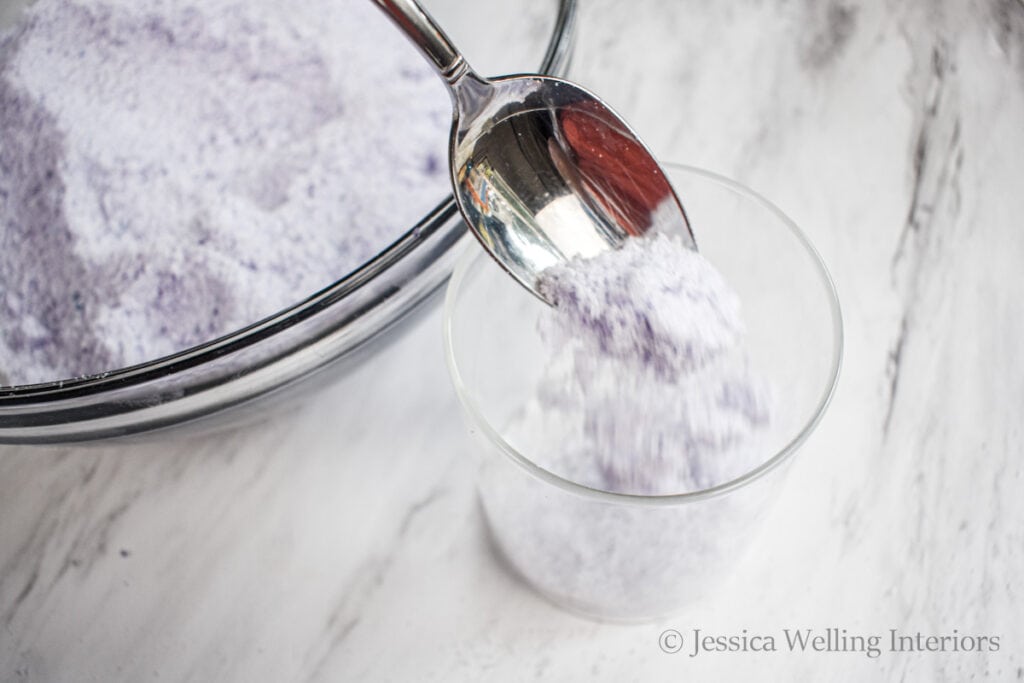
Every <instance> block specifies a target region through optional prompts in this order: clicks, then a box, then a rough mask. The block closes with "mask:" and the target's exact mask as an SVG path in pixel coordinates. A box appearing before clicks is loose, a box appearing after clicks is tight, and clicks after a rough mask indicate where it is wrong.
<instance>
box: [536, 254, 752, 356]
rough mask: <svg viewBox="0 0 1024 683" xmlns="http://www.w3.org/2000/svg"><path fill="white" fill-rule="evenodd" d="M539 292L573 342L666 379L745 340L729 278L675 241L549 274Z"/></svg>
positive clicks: (605, 256) (578, 261)
mask: <svg viewBox="0 0 1024 683" xmlns="http://www.w3.org/2000/svg"><path fill="white" fill-rule="evenodd" d="M539 289H540V291H541V293H542V294H543V295H544V296H545V297H546V298H547V299H548V300H549V301H551V302H552V303H553V304H554V305H555V306H556V308H557V309H558V311H559V315H558V316H557V317H556V318H554V321H555V327H556V329H557V330H559V331H560V332H561V333H562V334H563V335H564V336H565V337H572V338H576V339H579V340H580V341H582V342H583V343H585V344H586V345H588V346H589V347H591V348H592V350H593V351H594V352H595V353H598V354H600V355H601V356H605V357H612V358H617V359H619V360H621V361H623V362H627V363H635V364H638V365H639V366H641V367H643V368H645V369H648V370H651V371H653V372H657V373H658V374H661V375H665V376H674V375H678V374H679V373H681V372H685V371H686V370H691V369H696V368H699V367H701V366H703V365H704V364H706V363H707V362H708V361H709V360H711V359H712V358H714V357H715V356H717V355H718V354H720V353H721V352H722V351H723V350H725V349H728V348H731V347H733V346H735V345H736V343H737V341H738V340H739V338H740V336H741V335H742V333H743V324H742V322H741V320H740V305H739V298H738V297H737V296H736V294H735V293H734V292H733V291H732V290H731V289H729V287H728V286H727V285H726V283H725V280H724V279H723V278H722V275H721V274H720V273H719V272H718V271H717V270H715V268H714V267H713V266H712V265H711V264H710V263H708V261H707V260H706V259H704V258H703V257H702V256H701V255H700V254H698V253H697V252H696V251H693V250H691V249H688V248H687V247H686V246H685V244H684V243H683V242H682V241H680V240H678V239H675V238H672V237H669V236H667V235H656V236H654V237H651V238H649V239H629V240H627V241H626V243H625V244H624V245H623V246H622V247H621V248H620V249H617V250H611V251H606V252H603V253H601V254H599V255H598V256H596V257H594V258H591V259H587V260H582V259H576V260H574V261H571V262H569V263H566V264H564V265H559V266H555V267H553V268H549V269H547V270H546V271H544V273H543V274H542V275H541V277H540V279H539Z"/></svg>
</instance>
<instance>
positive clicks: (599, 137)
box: [374, 0, 696, 299]
mask: <svg viewBox="0 0 1024 683" xmlns="http://www.w3.org/2000/svg"><path fill="white" fill-rule="evenodd" d="M374 2H376V3H377V5H378V6H380V8H381V9H382V10H384V12H385V14H387V15H388V16H389V17H390V18H391V19H392V20H393V21H394V22H395V24H397V25H398V27H399V28H400V29H401V30H402V31H403V32H404V33H405V34H406V35H407V36H408V37H409V38H410V39H411V40H412V41H413V42H414V43H415V44H416V46H417V47H418V48H419V49H420V50H421V51H422V52H423V54H424V55H425V56H426V57H427V59H428V60H429V61H430V63H431V64H433V65H434V67H435V68H436V69H437V72H438V73H439V74H440V75H441V77H442V78H443V79H444V81H445V83H447V84H448V89H449V91H450V92H451V95H452V101H453V109H454V116H453V120H452V130H451V138H450V141H449V148H448V154H449V165H450V167H451V178H452V186H453V188H454V191H455V200H456V203H457V204H458V206H459V211H461V213H462V215H463V217H464V218H465V220H466V223H467V224H468V225H469V227H470V229H471V230H472V231H473V233H474V234H475V235H476V237H477V239H479V241H480V243H481V244H482V245H483V246H484V248H485V249H486V250H487V251H488V252H490V254H491V256H493V257H494V258H495V259H496V260H497V261H498V263H499V264H500V265H501V266H502V268H504V269H505V270H506V271H507V272H508V273H509V274H510V275H511V276H512V277H514V278H515V279H516V280H518V281H519V282H520V283H521V284H522V285H523V286H524V287H526V288H527V289H528V290H530V291H531V292H533V293H534V294H536V295H537V296H538V297H540V298H542V299H543V297H542V296H541V294H540V293H539V292H538V291H537V277H538V275H539V274H540V273H541V271H543V270H544V269H545V268H548V267H550V266H553V265H556V264H558V263H561V262H564V261H567V260H569V259H571V258H573V257H576V256H580V257H591V256H596V255H597V254H599V253H601V252H603V251H606V250H609V249H615V248H617V247H618V246H620V245H621V244H622V241H623V240H625V239H626V237H627V236H630V235H634V236H639V235H642V234H644V233H646V232H647V231H648V230H650V229H652V227H654V226H657V229H658V230H659V231H664V232H669V233H674V234H677V235H681V236H683V237H684V238H685V239H686V240H687V241H688V242H689V244H690V246H691V247H692V248H694V249H696V243H695V241H694V239H693V233H692V232H691V230H690V226H689V222H688V221H687V219H686V214H685V212H684V211H683V207H682V204H681V203H680V202H679V198H678V197H676V194H675V192H674V191H673V189H672V185H671V184H670V183H669V181H668V179H667V178H666V177H665V174H664V172H663V171H662V170H661V167H660V166H659V165H658V162H657V161H656V160H655V159H654V157H653V156H652V155H651V153H650V151H649V150H648V149H647V147H646V146H645V145H644V144H643V142H641V141H640V138H639V137H637V135H636V134H635V133H634V132H633V131H632V130H631V129H630V127H629V126H628V125H627V124H626V122H625V121H623V120H622V118H621V117H620V116H618V115H617V114H616V113H615V112H614V111H612V110H611V108H610V107H608V106H607V105H606V104H605V103H604V102H602V101H601V100H600V99H598V98H597V97H596V96H595V95H593V94H592V93H590V92H588V91H586V90H584V89H583V88H581V87H580V86H578V85H575V84H573V83H570V82H568V81H565V80H562V79H559V78H552V77H547V76H535V75H521V76H504V77H502V78H495V79H486V78H483V77H481V76H478V75H477V74H476V73H474V71H473V70H472V69H471V68H470V67H469V65H468V64H467V63H466V60H465V59H464V58H463V57H462V55H461V54H460V53H459V52H458V50H456V49H455V47H454V46H453V45H452V44H451V41H449V40H448V37H447V36H445V34H444V32H443V31H441V29H440V28H439V27H438V26H437V24H436V23H435V22H434V20H433V19H432V18H431V17H430V15H428V14H427V13H426V11H424V10H423V8H422V7H420V6H419V4H417V3H416V2H415V0H374Z"/></svg>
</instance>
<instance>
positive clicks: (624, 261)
mask: <svg viewBox="0 0 1024 683" xmlns="http://www.w3.org/2000/svg"><path fill="white" fill-rule="evenodd" d="M539 284H540V288H541V291H542V292H543V293H544V294H545V295H546V296H547V297H548V298H549V299H550V300H551V301H552V302H553V303H554V307H553V309H552V310H551V311H550V312H549V313H548V314H547V316H546V317H545V318H543V319H542V321H541V332H542V337H543V339H544V341H545V343H546V346H547V347H548V350H549V352H550V358H549V360H548V362H547V366H546V368H545V372H544V374H543V378H542V380H541V384H540V387H539V389H538V391H537V396H536V399H535V401H533V402H532V403H531V405H530V406H529V407H528V408H527V409H526V412H525V414H524V417H523V421H522V425H521V426H520V428H518V429H516V430H515V431H516V432H517V433H518V434H520V435H521V437H522V438H525V439H527V440H528V441H529V444H530V445H529V446H528V447H526V448H525V452H528V453H531V454H532V455H534V456H536V457H537V458H538V459H537V463H538V464H539V465H541V466H542V467H545V468H546V469H548V470H550V471H552V472H554V473H555V474H558V475H560V476H563V477H565V478H567V479H570V480H572V481H575V482H577V483H580V484H583V485H586V486H589V487H592V488H597V489H601V490H605V491H613V492H618V493H634V494H645V495H664V494H675V493H685V492H689V491H695V490H701V489H706V488H709V487H712V486H716V485H718V484H722V483H725V482H727V481H729V480H731V479H734V478H736V477H738V476H740V475H742V474H744V473H745V472H747V471H749V470H751V469H753V468H754V467H756V466H757V465H759V464H760V463H761V461H763V459H764V457H765V452H764V450H763V449H762V448H761V447H760V446H761V442H762V440H763V437H764V436H765V435H766V432H767V429H768V426H769V424H770V421H771V417H772V400H771V390H770V387H769V386H768V385H767V383H766V382H764V381H763V380H761V379H760V378H759V377H758V376H757V374H756V373H755V372H754V371H753V370H752V368H751V367H750V363H749V361H748V358H747V352H746V350H745V348H744V345H743V336H744V328H743V324H742V319H741V315H740V304H739V297H738V296H737V295H736V293H735V292H733V291H732V290H731V289H730V288H729V286H728V284H727V283H726V281H725V279H724V278H723V277H722V275H721V274H720V273H719V272H718V271H717V270H716V269H715V268H714V267H713V266H712V265H711V264H710V263H709V262H708V261H707V260H706V259H705V258H704V257H703V256H701V255H700V254H699V253H698V252H695V251H693V250H691V249H689V248H688V247H687V246H686V244H685V243H684V242H683V241H682V240H680V239H678V238H676V237H671V236H667V235H655V236H653V237H649V238H642V239H629V240H627V242H626V244H625V245H624V246H623V247H622V248H620V249H618V250H614V251H609V252H605V253H603V254H601V255H599V256H597V257H594V258H591V259H575V260H573V261H570V262H568V263H566V264H563V265H559V266H557V267H554V268H551V269H548V270H546V271H545V272H544V273H542V275H541V278H540V280H539Z"/></svg>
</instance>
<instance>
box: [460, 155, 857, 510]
mask: <svg viewBox="0 0 1024 683" xmlns="http://www.w3.org/2000/svg"><path fill="white" fill-rule="evenodd" d="M663 166H664V167H665V168H666V169H668V170H669V171H676V172H683V173H688V174H691V175H695V176H699V177H702V178H703V179H705V180H709V181H711V182H713V183H716V184H718V185H722V186H724V187H725V188H727V189H729V190H731V191H733V192H736V193H737V194H739V195H741V196H744V197H745V198H747V199H748V200H751V201H752V202H754V203H755V204H758V205H760V206H761V207H762V208H763V209H765V210H767V211H768V212H769V213H771V214H773V215H774V216H775V217H776V218H778V219H779V220H780V221H781V222H782V224H783V225H785V226H786V228H788V229H789V231H790V232H791V233H792V234H793V236H794V237H795V238H796V240H797V241H798V242H799V243H800V245H801V246H802V247H803V248H804V249H805V250H806V251H807V252H808V254H809V255H810V256H811V259H812V261H813V263H814V267H815V268H816V270H817V272H818V275H819V276H820V277H821V281H822V284H823V285H824V286H825V290H826V293H827V296H828V303H829V311H830V313H831V315H832V341H833V344H832V362H831V366H830V367H829V371H828V380H827V383H826V386H825V388H824V390H823V391H822V392H821V394H820V396H819V398H818V400H817V403H816V405H815V407H814V410H813V412H812V414H811V416H810V418H809V419H808V420H807V421H806V422H805V423H804V425H803V426H802V427H801V428H800V430H799V431H798V432H797V433H796V435H794V436H793V438H791V439H790V440H789V441H788V442H787V443H786V444H785V445H784V446H783V447H782V448H781V449H779V450H778V451H777V452H776V453H774V454H773V455H772V456H771V457H770V458H767V459H766V460H765V461H764V462H762V463H761V464H760V465H758V466H757V467H755V468H753V469H751V470H748V471H746V472H744V473H743V474H741V475H740V476H738V477H735V478H733V479H731V480H729V481H726V482H723V483H721V484H717V485H715V486H712V487H708V488H704V489H698V490H696V491H687V492H685V493H673V494H666V495H643V494H634V493H616V492H613V491H606V490H603V489H597V488H592V487H589V486H585V485H583V484H579V483H577V482H574V481H572V480H571V479H566V478H564V477H561V476H559V475H557V474H555V473H554V472H551V471H549V470H547V469H545V468H543V467H541V466H540V465H538V464H536V463H535V462H533V460H531V459H530V458H528V457H527V456H525V455H523V454H522V453H520V452H519V451H518V450H517V449H516V448H515V447H513V446H512V444H510V443H509V442H508V441H507V440H506V439H505V437H503V436H502V435H501V433H500V432H499V431H498V430H497V429H496V428H495V427H494V426H493V425H492V424H491V423H490V422H488V420H487V419H486V418H485V417H484V416H483V413H482V412H481V411H480V409H479V408H478V406H477V404H476V401H475V400H474V397H473V396H472V395H471V393H470V391H469V388H468V387H467V386H466V383H465V382H464V381H463V379H462V375H461V373H460V371H459V366H458V362H457V360H456V358H455V346H454V343H453V333H452V320H453V318H454V315H455V309H456V307H457V305H458V298H459V292H460V291H461V290H462V284H463V282H464V280H465V279H466V277H467V276H468V275H469V271H470V269H471V268H472V267H473V266H474V265H476V264H478V263H480V262H482V260H483V259H486V258H489V257H488V256H487V255H486V252H484V251H483V250H482V249H480V248H479V245H477V244H475V243H473V244H471V245H469V246H468V247H467V248H466V249H465V251H464V252H463V254H462V255H461V256H460V257H459V259H458V262H457V265H456V266H455V270H454V272H453V274H452V277H451V280H450V281H449V283H448V289H447V291H446V293H445V301H444V313H443V315H444V325H443V332H444V355H445V362H446V363H447V365H448V372H449V375H450V376H451V380H452V385H453V386H454V387H455V393H456V394H457V396H458V398H459V403H460V404H461V405H462V408H463V410H464V411H465V412H466V414H467V415H468V416H469V418H470V419H471V420H472V422H473V424H474V425H476V426H477V427H478V428H479V429H480V430H481V431H482V433H483V434H484V435H485V436H486V437H487V439H488V440H489V441H490V442H491V443H493V444H494V445H496V446H497V447H498V448H499V449H500V450H501V452H502V453H504V454H505V456H507V457H508V458H509V459H510V460H511V461H512V462H513V463H515V464H516V465H518V466H519V467H521V468H522V469H524V470H525V471H526V472H527V473H528V474H530V475H533V476H534V477H536V478H538V479H540V480H542V481H544V482H546V483H548V484H551V485H553V486H555V487H557V488H559V489H562V490H564V491H566V492H568V493H571V494H575V495H578V496H582V497H585V498H591V499H595V500H598V501H602V502H606V503H608V502H613V503H618V504H632V505H641V506H673V505H679V504H683V503H691V502H697V501H700V500H705V499H708V498H713V497H716V496H721V495H723V494H726V493H729V492H730V491H733V490H736V489H739V488H743V487H745V486H747V485H749V484H751V483H753V482H754V481H756V480H758V479H760V478H762V477H763V476H765V475H766V474H768V473H769V472H771V471H772V470H774V469H776V468H777V467H779V466H780V465H781V464H782V463H783V462H786V461H787V460H789V459H790V457H792V455H793V454H794V453H795V452H796V451H797V449H798V448H799V447H800V446H801V445H802V444H803V443H804V441H806V440H807V438H808V437H809V436H810V435H811V433H812V432H813V431H814V429H815V428H816V427H817V425H818V423H819V422H821V419H822V418H823V417H824V415H825V411H826V409H827V408H828V406H829V404H830V403H831V401H832V397H833V396H834V395H835V391H836V386H837V384H838V381H839V372H840V368H841V367H842V359H843V318H842V311H841V309H840V305H839V296H838V294H837V292H836V287H835V283H834V282H833V280H832V276H831V275H830V274H829V272H828V268H827V267H826V266H825V262H824V261H823V260H822V258H821V254H819V253H818V250H817V249H815V248H814V245H813V244H811V242H810V240H809V239H808V238H807V236H806V235H805V234H804V233H803V231H802V230H801V229H800V228H799V227H798V226H797V224H796V223H795V222H794V221H793V219H791V218H790V217H789V216H788V215H786V214H785V213H784V212H783V211H782V210H781V209H779V208H778V207H777V206H775V204H773V203H772V202H770V201H769V200H767V199H765V198H764V197H763V196H761V195H760V194H758V193H757V192H755V191H754V190H752V189H750V188H748V187H746V186H745V185H741V184H740V183H738V182H736V181H734V180H731V179H729V178H727V177H725V176H723V175H720V174H718V173H715V172H713V171H708V170H705V169H701V168H697V167H695V166H689V165H686V164H679V163H671V162H667V163H664V164H663Z"/></svg>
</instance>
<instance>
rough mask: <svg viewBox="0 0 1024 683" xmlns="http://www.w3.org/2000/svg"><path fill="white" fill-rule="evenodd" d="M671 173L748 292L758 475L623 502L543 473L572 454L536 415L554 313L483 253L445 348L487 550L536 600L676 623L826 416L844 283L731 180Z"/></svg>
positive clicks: (459, 288) (453, 315)
mask: <svg viewBox="0 0 1024 683" xmlns="http://www.w3.org/2000/svg"><path fill="white" fill-rule="evenodd" d="M665 168H666V170H667V171H668V176H669V178H670V180H671V181H672V185H673V186H674V188H675V190H676V192H677V193H678V195H679V197H680V198H681V199H682V201H683V204H684V206H685V207H686V213H687V216H688V217H689V219H690V223H691V225H692V226H693V232H694V236H695V237H696V239H697V244H698V246H699V247H700V250H701V253H702V254H703V255H704V256H705V257H706V258H707V259H708V260H709V261H710V262H711V263H712V264H714V265H715V267H716V268H717V269H718V270H719V271H720V272H721V273H722V275H723V276H724V277H725V280H726V282H728V283H729V285H730V287H731V288H732V289H734V290H735V291H736V292H737V294H738V295H739V298H740V301H741V303H742V307H743V318H744V323H745V326H746V349H747V351H748V352H749V354H750V363H751V368H752V370H753V371H754V372H755V373H756V375H757V376H759V377H762V378H763V379H765V380H767V381H768V382H769V383H770V385H771V386H772V387H773V393H774V394H775V396H776V401H775V403H776V410H775V413H776V415H775V417H774V418H773V424H772V426H771V428H770V429H769V430H768V434H766V435H765V437H764V438H762V439H760V440H758V441H755V442H752V443H753V444H754V445H752V446H751V447H752V448H755V449H756V450H755V451H754V452H752V453H751V456H753V457H752V458H751V462H752V463H754V465H753V466H752V467H751V468H750V469H748V470H747V471H745V472H742V473H741V474H739V475H738V476H736V477H735V478H734V479H732V480H730V481H722V482H719V483H717V484H715V485H714V486H711V487H710V488H705V489H702V490H692V491H687V492H681V493H679V494H678V495H658V496H655V495H629V494H622V493H614V492H608V491H602V490H597V489H594V488H588V487H587V486H584V485H581V484H578V483H576V482H573V481H570V480H569V479H566V478H563V477H562V476H559V475H558V474H555V473H553V472H551V471H549V470H547V469H544V468H543V467H541V466H540V465H538V464H537V462H538V461H542V462H543V461H547V462H558V461H559V460H563V459H564V457H561V456H559V457H554V458H552V455H553V454H552V452H551V449H557V448H560V447H569V448H571V442H572V439H570V440H569V441H570V445H569V446H566V445H565V444H563V443H561V442H559V441H558V440H557V439H552V441H554V442H553V443H548V442H546V441H543V440H542V438H540V436H539V435H543V434H546V433H548V432H547V431H545V429H544V427H543V426H542V425H540V424H539V422H538V419H537V418H538V417H539V416H538V415H537V414H536V413H530V411H529V406H530V405H531V402H532V399H533V397H535V396H537V394H538V391H543V387H544V381H545V379H544V375H543V372H544V362H543V360H542V359H544V358H546V357H548V355H549V354H547V353H546V351H545V345H544V343H543V341H542V339H541V337H540V333H539V331H538V327H537V321H538V318H539V312H540V310H541V309H544V307H545V304H543V303H542V302H540V300H539V299H537V298H536V297H534V296H533V295H532V294H530V293H529V292H528V291H527V290H526V289H525V288H523V287H521V286H520V285H519V284H518V283H516V282H515V281H513V280H512V278H510V277H508V275H506V274H505V273H504V272H503V271H502V270H501V269H500V268H499V267H498V266H497V265H496V264H495V263H494V262H493V261H492V259H490V258H488V257H487V256H485V255H483V252H482V251H481V250H479V249H476V250H470V251H468V252H467V253H466V254H465V256H464V258H463V259H462V260H461V261H460V262H459V265H458V266H457V267H456V270H455V274H454V275H453V277H452V279H451V283H450V284H449V286H448V295H447V299H446V302H445V313H444V333H445V352H446V357H447V361H448V366H449V370H450V371H451V376H452V381H453V383H454V385H455V389H456V393H457V394H458V396H459V400H460V402H461V403H462V406H463V408H464V413H465V417H466V422H467V425H468V429H469V432H470V434H471V435H472V437H473V438H472V439H471V440H470V449H471V450H472V453H473V454H474V456H475V457H476V460H477V462H478V465H479V474H478V487H479V491H480V500H481V503H482V505H483V509H484V512H485V513H486V518H487V521H488V524H489V527H490V530H491V535H492V538H493V539H494V541H495V543H496V545H497V546H498V548H499V549H500V550H501V552H502V554H503V555H504V556H505V557H506V559H507V560H508V562H509V564H510V565H511V566H512V567H513V568H514V569H515V571H516V572H517V573H519V574H520V575H521V576H522V577H524V578H525V580H526V582H527V583H528V584H529V585H531V586H533V587H534V588H535V589H537V590H538V591H539V592H540V593H541V594H543V595H544V596H546V597H548V598H549V599H551V600H552V601H553V602H555V603H556V604H558V605H561V606H564V607H567V608H569V609H571V610H574V611H577V612H581V613H584V614H586V615H590V616H596V617H598V618H602V619H611V620H626V621H634V620H646V619H651V618H657V617H661V616H667V615H670V614H673V613H676V612H678V611H679V609H680V607H681V606H682V605H685V604H687V603H688V602H690V601H692V600H694V599H696V598H700V597H702V596H704V595H706V594H707V593H708V592H709V591H711V590H713V589H714V587H715V585H716V584H717V583H718V582H719V581H721V580H722V579H723V578H724V577H727V576H728V575H729V573H730V570H731V569H732V568H733V567H735V566H736V565H737V563H738V562H739V561H740V560H741V559H742V557H743V555H744V552H745V550H746V549H747V548H748V547H749V544H750V541H751V540H752V538H753V536H754V534H756V533H758V530H759V528H760V526H761V523H762V522H763V521H764V518H765V516H766V514H765V513H766V512H767V510H768V508H769V506H770V505H771V503H772V501H773V499H775V498H776V497H777V495H778V494H779V492H780V490H781V489H782V486H781V484H782V482H783V479H784V474H785V470H786V469H787V467H786V465H787V464H788V463H789V462H790V461H791V460H792V457H793V455H794V454H795V453H796V452H797V450H799V449H800V447H801V445H802V444H803V443H804V441H805V440H806V439H807V437H808V436H809V435H810V434H811V432H812V431H813V430H814V428H815V426H816V425H817V424H818V422H819V421H820V420H821V418H822V416H823V415H824V413H825V410H826V408H827V407H828V404H829V401H830V400H831V397H832V394H833V391H834V390H835V386H836V381H837V379H838V376H839V367H840V361H841V358H842V348H843V336H842V318H841V315H840V310H839V301H838V299H837V296H836V291H835V287H834V286H833V284H832V280H831V278H830V277H829V274H828V271H827V270H826V268H825V265H824V263H822V261H821V258H820V256H819V255H818V253H817V252H816V251H815V250H814V248H813V247H812V246H811V244H810V243H809V242H808V241H807V238H806V237H804V235H803V233H802V232H800V230H799V229H798V228H797V227H796V225H795V224H794V223H793V222H792V221H791V220H790V219H789V218H787V217H786V216H785V215H784V214H783V213H782V212H781V211H779V210H778V209H777V208H776V207H775V206H773V205H772V204H771V203H769V202H768V201H766V200H765V199H763V198H761V197H760V196H758V195H757V194H755V193H754V192H752V191H750V190H748V189H747V188H745V187H743V186H741V185H738V184H737V183H734V182H732V181H730V180H727V179H725V178H722V177H720V176H717V175H715V174H713V173H709V172H707V171H701V170H699V169H695V168H690V167H685V166H677V165H673V164H666V165H665ZM533 405H534V406H535V405H536V404H535V403H534V404H533ZM524 415H531V417H530V418H529V420H530V421H525V420H524V418H523V416H524ZM563 426H566V425H563ZM568 427H570V428H571V425H568ZM554 455H556V456H558V454H557V453H555V454H554ZM680 457H681V458H685V457H686V456H685V454H682V453H681V454H680Z"/></svg>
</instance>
